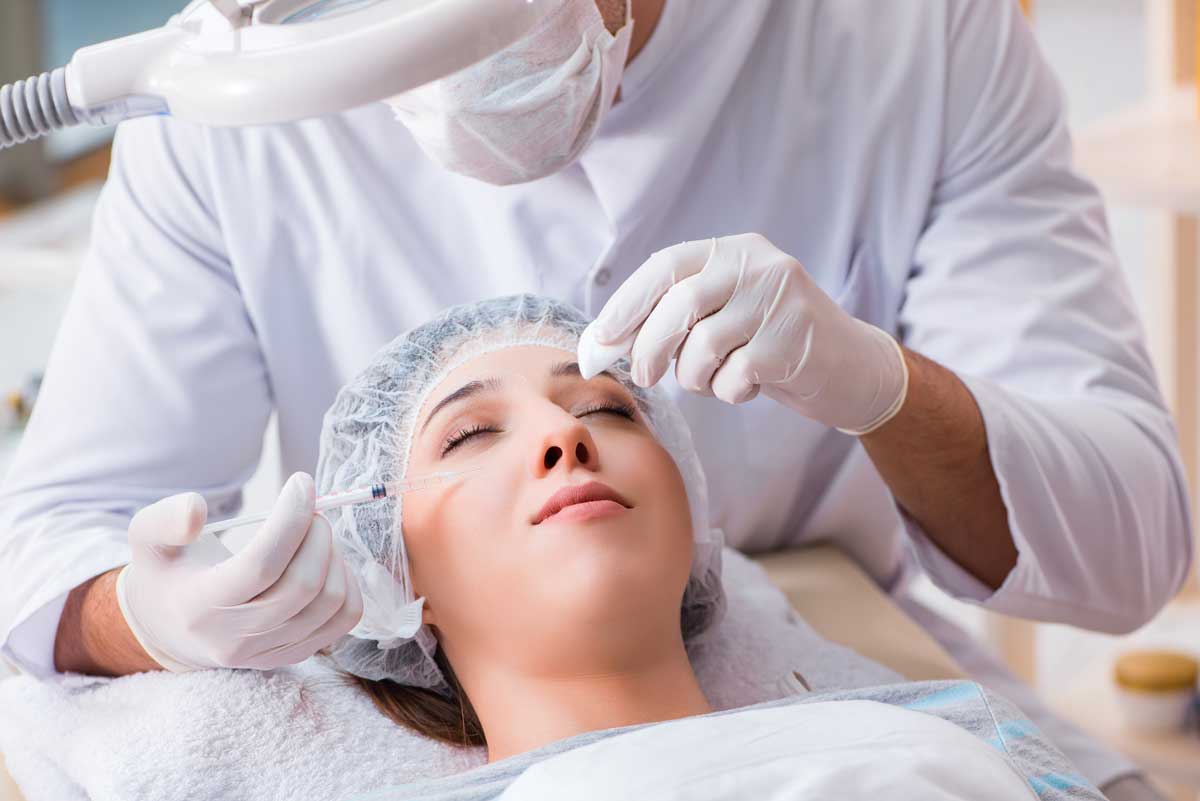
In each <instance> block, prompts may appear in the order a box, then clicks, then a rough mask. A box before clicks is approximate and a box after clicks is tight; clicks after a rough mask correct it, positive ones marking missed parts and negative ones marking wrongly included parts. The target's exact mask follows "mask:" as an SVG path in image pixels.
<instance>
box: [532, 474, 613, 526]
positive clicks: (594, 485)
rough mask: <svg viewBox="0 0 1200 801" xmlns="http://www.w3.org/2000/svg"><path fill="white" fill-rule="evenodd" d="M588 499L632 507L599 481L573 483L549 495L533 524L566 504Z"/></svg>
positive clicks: (583, 501) (556, 511)
mask: <svg viewBox="0 0 1200 801" xmlns="http://www.w3.org/2000/svg"><path fill="white" fill-rule="evenodd" d="M588 501H615V502H616V503H619V504H621V505H622V506H624V507H625V508H626V509H631V508H633V507H632V506H631V505H630V504H629V502H628V501H626V500H625V499H624V498H622V497H621V496H620V495H619V494H618V493H617V491H616V490H614V489H613V488H612V487H610V486H608V485H607V484H604V483H602V482H600V481H589V482H587V483H586V484H573V485H569V486H566V487H563V488H562V489H560V490H559V491H558V492H556V493H554V494H553V495H551V496H550V499H549V500H548V501H546V503H545V505H543V506H542V508H541V509H539V510H538V513H537V514H536V515H535V516H534V518H533V525H535V526H536V525H537V524H538V523H541V522H542V521H543V520H545V519H546V518H547V517H550V516H551V515H553V514H556V513H558V512H560V511H562V510H563V509H565V508H567V507H568V506H574V505H575V504H577V503H587V502H588Z"/></svg>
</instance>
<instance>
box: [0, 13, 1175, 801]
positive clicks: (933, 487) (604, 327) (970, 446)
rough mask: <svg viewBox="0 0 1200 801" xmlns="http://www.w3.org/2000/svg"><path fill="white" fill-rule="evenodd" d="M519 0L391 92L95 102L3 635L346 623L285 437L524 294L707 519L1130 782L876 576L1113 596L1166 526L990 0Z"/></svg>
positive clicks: (266, 642)
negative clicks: (90, 232) (265, 99)
mask: <svg viewBox="0 0 1200 801" xmlns="http://www.w3.org/2000/svg"><path fill="white" fill-rule="evenodd" d="M554 5H555V8H556V9H557V10H556V11H555V12H554V13H553V14H551V15H549V16H548V17H547V19H546V21H545V23H544V24H543V25H542V26H541V27H540V28H539V29H538V30H536V31H534V32H533V33H532V34H531V35H530V37H528V38H527V39H526V40H524V41H523V42H521V43H518V44H517V45H515V46H513V47H511V48H509V49H508V50H506V51H504V52H503V53H501V54H499V55H498V56H496V57H493V58H492V59H489V60H488V61H485V62H483V63H482V64H480V65H478V66H477V67H475V68H471V69H469V70H467V71H465V72H463V73H460V74H459V75H457V76H454V77H452V78H450V79H445V80H443V81H439V82H436V83H435V84H432V85H430V86H428V87H425V88H422V89H420V90H417V91H415V92H412V93H409V94H407V95H404V96H401V97H398V98H394V99H393V100H392V101H391V103H390V106H391V107H390V108H389V106H388V105H384V104H377V105H374V106H371V107H366V108H362V109H359V110H356V111H352V112H349V113H345V114H337V115H331V116H328V117H324V118H321V119H317V120H310V121H306V122H301V123H297V124H291V125H280V126H274V127H268V128H257V129H245V130H206V129H201V128H197V127H194V126H190V125H185V124H181V123H178V122H175V121H172V120H170V119H168V118H155V119H150V120H142V121H137V122H133V123H127V124H126V125H124V126H122V129H121V131H120V132H119V134H118V136H117V143H116V151H115V160H114V163H113V168H112V172H111V175H110V178H109V181H108V184H107V186H106V187H105V189H104V192H103V195H102V198H101V200H100V203H99V207H98V209H97V212H96V221H95V231H94V238H93V244H92V247H91V252H90V254H89V256H88V258H87V262H86V264H85V266H84V268H83V271H82V273H81V275H80V278H79V282H78V286H77V288H76V290H75V294H74V297H73V299H72V301H71V304H70V306H69V309H68V311H67V314H66V319H65V321H64V323H63V326H62V330H61V333H60V335H59V338H58V341H57V343H56V346H55V349H54V353H53V356H52V358H51V363H50V366H49V369H48V371H47V375H46V380H45V383H44V386H43V390H42V395H41V398H40V399H39V402H38V406H37V409H36V411H35V414H34V417H33V419H32V420H31V422H30V426H29V429H28V432H27V434H26V436H25V438H24V441H23V443H22V446H21V450H20V452H19V454H18V455H17V458H16V462H15V464H14V466H13V469H12V472H11V477H10V479H9V480H8V482H7V484H6V485H5V487H4V489H3V493H2V494H0V588H2V589H0V643H2V652H3V654H4V655H5V656H6V657H7V658H8V659H9V660H11V661H12V662H14V663H15V664H17V665H19V666H20V667H21V668H23V669H24V670H26V671H29V672H32V673H34V674H38V675H42V676H47V677H49V676H53V675H54V674H55V673H56V672H57V671H65V670H73V671H81V672H86V673H97V674H107V675H120V674H125V673H130V672H135V671H140V670H152V669H161V668H166V669H170V670H176V671H184V670H194V669H199V668H204V667H213V666H224V667H239V668H250V669H255V668H256V669H266V668H271V667H275V666H278V665H282V664H289V663H294V662H298V661H301V660H303V659H304V658H306V657H307V656H309V655H311V654H312V653H314V652H315V651H317V650H318V649H320V648H322V647H323V646H325V645H327V644H329V643H330V642H332V641H333V640H334V639H336V638H337V637H339V636H340V635H342V634H344V633H345V632H347V631H349V630H350V629H351V628H352V627H353V626H354V625H355V623H356V622H357V619H358V616H359V614H360V613H361V601H360V599H359V597H358V593H357V590H356V587H355V584H354V582H353V581H347V580H346V576H345V575H344V572H343V568H342V563H341V559H340V556H339V555H338V552H337V550H336V549H335V548H332V547H330V545H329V531H328V526H327V525H326V524H325V523H324V521H323V520H322V519H321V518H320V517H316V518H314V516H313V514H312V503H313V497H312V495H313V490H312V483H311V479H310V478H309V477H308V476H307V474H306V473H305V471H311V470H312V469H313V467H314V465H315V464H316V457H317V441H318V436H317V435H318V432H319V430H320V425H321V416H322V414H323V412H324V410H325V409H326V408H327V407H328V405H329V403H330V402H331V400H332V398H333V396H334V394H335V392H336V391H337V389H338V388H339V387H340V386H341V384H342V383H343V382H345V381H346V380H347V379H348V378H350V377H351V376H353V375H354V374H355V373H356V372H357V371H358V370H359V369H360V368H361V367H362V366H363V365H365V364H366V362H367V360H368V359H369V357H370V355H371V354H372V352H373V351H375V350H376V349H377V348H378V347H380V346H381V345H383V344H384V343H386V342H388V341H389V340H391V339H392V338H393V337H394V336H396V335H397V334H398V333H399V332H401V331H403V330H405V329H407V328H409V327H411V326H413V325H416V324H418V323H420V322H422V321H424V320H425V319H427V318H428V317H430V316H431V315H433V314H434V313H436V312H437V311H439V310H441V309H443V308H444V307H446V306H447V305H450V304H454V303H459V302H466V301H472V300H477V299H480V298H484V297H489V296H494V295H498V294H507V293H512V292H519V291H533V292H540V293H544V294H549V295H553V296H556V297H559V298H562V299H564V300H567V301H570V302H572V303H574V304H576V305H578V306H580V307H581V308H583V309H584V310H585V311H586V312H588V313H590V314H594V315H598V321H597V323H596V324H595V325H594V326H593V327H592V329H591V330H590V331H589V335H590V336H591V337H592V339H593V345H594V346H595V348H596V349H597V350H600V349H601V346H605V345H612V346H614V347H613V349H614V350H615V351H616V352H626V351H629V350H630V349H632V362H633V367H634V373H635V376H636V377H637V379H638V380H639V381H640V382H644V383H651V382H654V381H657V380H660V379H662V380H665V381H666V385H667V386H668V387H669V388H670V390H671V391H672V392H673V394H674V395H675V397H676V398H677V400H678V401H679V403H680V405H681V407H682V408H683V411H684V414H685V415H686V416H687V417H688V419H689V421H690V422H691V424H692V426H693V431H694V433H695V437H696V440H697V447H698V450H699V453H700V456H701V458H702V460H703V461H704V464H705V467H706V469H707V473H708V478H709V481H710V484H711V494H712V505H713V509H712V514H713V519H714V520H715V521H716V522H717V524H718V525H720V526H721V528H723V529H724V531H725V534H726V536H727V538H728V540H729V542H730V543H731V544H733V545H735V546H737V547H739V548H742V549H744V550H747V551H763V550H768V549H772V548H777V547H781V546H787V545H795V544H798V543H801V542H805V541H812V540H816V539H827V538H834V539H836V540H837V541H838V542H839V543H840V544H841V545H842V547H843V548H845V549H846V550H847V551H849V552H850V553H851V554H852V555H854V556H855V557H856V558H857V559H858V560H859V561H860V563H862V564H863V565H864V567H865V568H866V569H867V570H868V571H869V572H870V573H871V574H872V575H873V576H874V577H875V578H876V580H877V581H878V582H879V583H880V585H881V586H883V587H884V588H886V589H888V590H889V591H891V592H893V594H894V595H895V596H896V598H897V600H898V601H899V602H900V603H901V604H902V605H904V606H905V607H906V608H908V609H909V611H910V612H912V613H913V614H914V615H915V616H916V617H917V618H918V619H919V620H920V621H921V622H922V623H923V624H924V625H926V626H927V627H928V628H929V629H930V630H931V632H933V634H934V635H935V636H936V637H937V638H938V639H940V640H941V641H942V642H943V643H945V644H946V645H947V646H948V647H949V648H950V649H951V651H952V652H953V653H954V654H955V655H956V656H957V657H958V658H959V660H960V661H961V662H962V663H963V664H964V665H965V666H966V667H967V668H968V669H970V670H972V671H973V672H974V673H975V674H976V675H977V677H978V678H980V679H981V680H982V681H984V682H986V683H988V684H991V685H992V686H994V687H996V688H997V689H998V690H999V691H1000V692H1001V693H1004V694H1007V695H1010V696H1012V697H1013V698H1014V700H1016V701H1017V702H1018V703H1020V704H1022V705H1023V706H1025V707H1026V711H1027V712H1028V713H1029V714H1031V716H1033V717H1035V718H1036V719H1038V721H1039V723H1041V725H1043V726H1044V727H1045V728H1046V730H1047V731H1048V733H1049V734H1050V736H1051V738H1052V739H1055V740H1056V741H1057V742H1058V744H1059V745H1060V746H1061V747H1062V748H1063V749H1064V750H1065V751H1067V753H1068V755H1070V756H1071V757H1072V758H1073V759H1074V760H1075V761H1076V762H1077V764H1078V765H1079V766H1080V768H1081V770H1082V771H1083V772H1084V773H1085V775H1086V776H1087V777H1088V778H1089V779H1091V780H1092V781H1093V782H1095V783H1097V784H1099V785H1101V786H1105V787H1106V789H1108V791H1109V793H1110V794H1111V795H1112V796H1113V797H1125V798H1132V797H1139V794H1145V793H1149V792H1150V791H1149V790H1148V789H1147V787H1146V785H1145V784H1144V783H1142V782H1141V781H1140V780H1139V779H1136V778H1135V779H1130V778H1128V777H1129V775H1130V774H1131V773H1132V768H1131V766H1130V765H1129V764H1128V763H1126V762H1124V761H1122V760H1120V759H1118V758H1117V757H1116V756H1115V755H1112V754H1109V753H1107V752H1105V751H1104V750H1103V749H1101V748H1100V747H1099V746H1097V745H1096V744H1094V743H1091V742H1089V741H1088V740H1086V739H1085V738H1083V737H1082V735H1080V734H1079V733H1078V732H1077V731H1075V730H1074V729H1071V728H1070V727H1068V726H1066V725H1065V724H1062V723H1061V722H1059V721H1056V720H1054V719H1053V718H1052V717H1050V716H1049V715H1048V714H1047V713H1046V712H1045V710H1044V709H1043V708H1041V707H1040V706H1039V705H1038V703H1037V701H1036V699H1035V698H1034V697H1033V695H1032V694H1031V693H1030V692H1029V691H1028V689H1027V688H1024V687H1022V686H1021V685H1019V684H1018V683H1017V682H1016V681H1015V680H1014V679H1012V677H1011V676H1008V675H1006V674H1004V673H1003V671H1002V669H1001V668H1000V667H999V666H998V665H996V664H995V663H994V661H992V660H990V658H989V657H987V656H986V655H984V654H983V652H982V651H981V650H980V649H979V648H977V647H976V646H975V645H974V644H973V643H971V642H970V640H969V638H967V637H966V636H965V635H963V634H962V632H961V631H958V630H956V629H954V628H953V627H952V626H950V625H949V624H948V623H947V622H946V621H944V620H941V619H940V618H938V617H937V616H936V615H934V614H932V613H931V612H929V611H928V610H927V609H924V608H922V607H920V606H919V605H917V604H915V603H914V602H913V601H912V600H911V598H909V597H908V596H907V594H906V592H905V583H906V577H907V576H909V575H911V573H912V572H913V569H914V568H916V567H918V566H919V568H921V569H923V570H924V571H925V572H927V573H928V575H929V576H930V577H931V578H932V580H933V581H934V582H935V583H936V584H937V585H938V586H940V587H941V588H942V589H944V590H945V591H946V592H948V593H950V594H951V595H953V596H955V597H957V598H961V599H964V600H967V601H970V602H973V603H977V604H980V605H983V606H985V607H987V608H989V609H993V610H996V611H998V612H1003V613H1005V614H1010V615H1017V616H1022V617H1027V618H1032V619H1037V620H1046V621H1057V622H1062V623H1068V624H1073V625H1077V626H1082V627H1085V628H1089V629H1095V630H1100V631H1107V632H1125V631H1130V630H1132V629H1134V628H1136V627H1138V626H1140V625H1142V624H1143V623H1145V622H1146V621H1148V620H1149V619H1150V618H1151V617H1152V616H1153V615H1154V614H1155V613H1156V612H1157V611H1158V610H1159V609H1160V608H1161V607H1162V606H1163V604H1165V603H1166V602H1167V601H1168V600H1169V599H1170V598H1171V597H1172V596H1173V594H1174V593H1175V592H1176V591H1177V589H1178V588H1179V587H1180V585H1181V583H1182V582H1183V581H1184V578H1185V576H1186V575H1187V572H1188V567H1189V564H1190V559H1191V530H1190V520H1189V513H1188V505H1187V497H1186V492H1185V482H1184V479H1183V474H1182V468H1181V464H1180V459H1179V454H1178V451H1177V445H1176V441H1175V434H1174V430H1173V425H1172V422H1171V420H1170V417H1169V415H1168V413H1167V411H1166V410H1165V408H1164V405H1163V402H1162V398H1161V397H1160V394H1159V391H1158V389H1157V387H1156V385H1155V380H1154V377H1153V374H1152V371H1151V367H1150V364H1149V361H1148V359H1147V355H1146V351H1145V347H1144V342H1143V334H1142V330H1141V327H1140V324H1139V322H1138V319H1137V317H1136V314H1135V312H1134V309H1133V304H1132V302H1131V299H1130V294H1129V292H1128V290H1127V287H1126V285H1125V284H1124V281H1123V278H1122V276H1121V273H1120V271H1119V268H1118V265H1117V264H1116V262H1115V259H1114V256H1113V252H1112V249H1111V247H1110V244H1109V240H1108V234H1107V230H1106V222H1105V216H1104V209H1103V206H1102V203H1101V200H1100V198H1099V197H1098V195H1097V193H1096V191H1095V190H1094V188H1093V187H1092V186H1091V185H1089V184H1088V183H1087V182H1086V181H1084V180H1083V179H1082V178H1080V177H1079V176H1078V175H1076V174H1075V173H1074V172H1073V171H1072V168H1071V152H1070V143H1069V139H1068V133H1067V129H1066V123H1065V118H1064V111H1063V101H1062V97H1061V94H1060V91H1059V88H1058V86H1057V85H1056V83H1055V81H1054V79H1053V77H1052V76H1051V74H1050V71H1049V69H1048V68H1047V66H1046V64H1045V63H1044V62H1043V61H1042V59H1041V57H1040V55H1039V53H1038V51H1037V48H1036V45H1035V42H1034V40H1033V37H1032V35H1031V32H1030V30H1029V28H1028V26H1027V25H1026V23H1025V22H1024V20H1023V19H1022V17H1021V15H1020V12H1019V10H1018V8H1017V3H1016V0H917V1H914V2H904V3H879V2H878V1H877V0H836V1H833V0H825V1H824V2H822V1H821V0H752V1H750V2H739V3H726V2H717V0H632V2H631V3H630V6H629V7H627V6H626V3H625V1H624V0H556V2H555V4H554ZM680 243H683V244H680ZM651 254H654V255H653V256H652V255H651ZM614 343H615V344H614ZM621 343H623V345H622V348H623V350H622V348H616V347H615V345H616V344H621ZM672 360H674V369H672V367H671V364H672ZM272 412H274V413H276V414H277V415H278V425H279V436H280V448H281V454H282V461H283V464H284V466H285V467H286V468H287V469H288V471H289V472H292V471H296V472H297V475H294V476H293V477H292V478H291V479H290V480H289V481H288V483H287V485H286V486H285V487H284V489H283V492H282V493H281V495H280V498H279V500H278V502H277V504H276V507H275V510H274V513H273V515H272V518H271V519H270V520H269V521H268V522H267V523H266V524H264V525H263V526H262V528H261V529H259V530H258V531H257V532H256V533H255V534H254V535H253V537H252V538H251V540H250V541H249V544H248V545H247V546H246V548H245V549H244V550H242V551H240V552H239V553H237V554H236V555H234V556H232V557H229V556H228V554H227V553H213V552H212V551H211V549H208V548H203V547H200V545H199V544H198V543H197V531H198V527H199V525H200V524H201V523H202V522H203V521H204V520H205V518H206V515H207V516H209V517H212V518H216V517H222V516H226V515H229V514H231V513H233V512H234V511H236V510H237V509H238V507H239V505H240V498H241V496H240V488H241V486H242V484H243V483H244V482H245V480H246V479H247V477H248V476H249V475H250V474H251V473H252V472H253V471H254V469H255V466H256V464H257V462H258V457H259V452H260V447H261V443H262V436H263V431H264V428H265V426H266V424H267V421H268V418H269V416H270V415H271V414H272ZM196 493H198V494H196ZM168 496H173V497H168ZM162 498H168V500H166V501H163V502H161V503H158V504H155V505H154V506H150V508H149V509H147V510H146V511H144V512H142V513H141V514H140V515H139V516H138V517H137V518H136V519H135V520H133V522H132V524H131V518H133V517H134V514H135V512H138V510H139V509H141V508H142V507H147V506H148V505H150V504H152V503H154V502H155V501H159V499H162ZM199 542H200V543H202V542H204V541H203V540H200V541H199ZM126 566H128V567H126ZM1146 797H1148V796H1146Z"/></svg>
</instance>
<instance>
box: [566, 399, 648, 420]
mask: <svg viewBox="0 0 1200 801" xmlns="http://www.w3.org/2000/svg"><path fill="white" fill-rule="evenodd" d="M589 414H615V415H617V416H619V417H624V418H626V419H627V420H632V419H633V415H634V412H633V407H632V406H629V405H627V404H624V403H617V402H615V401H601V402H600V403H594V404H592V405H591V406H587V407H585V408H584V409H583V410H582V411H580V412H577V413H576V415H575V416H576V417H587V416H588V415H589Z"/></svg>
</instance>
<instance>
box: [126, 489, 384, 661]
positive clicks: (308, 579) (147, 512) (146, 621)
mask: <svg viewBox="0 0 1200 801" xmlns="http://www.w3.org/2000/svg"><path fill="white" fill-rule="evenodd" d="M315 500H316V499H315V492H314V488H313V480H312V478H311V477H310V476H308V475H306V474H304V473H297V474H295V475H293V476H292V477H291V478H290V479H288V482H287V483H286V484H285V485H284V487H283V491H282V492H281V493H280V495H279V499H278V500H277V501H276V503H275V507H274V508H273V509H272V510H271V516H270V517H269V518H268V519H267V521H266V522H265V523H263V524H262V527H261V528H259V530H258V531H257V532H255V534H254V536H253V538H252V539H251V540H250V541H249V542H247V543H246V546H245V547H244V548H243V549H242V550H240V551H238V552H237V553H236V554H230V552H229V550H228V549H227V548H226V547H225V546H224V545H222V544H221V542H220V540H218V539H217V538H216V537H215V536H214V535H212V534H207V533H206V534H201V532H200V528H201V527H202V526H203V525H204V522H205V518H206V517H207V514H208V509H207V505H206V504H205V502H204V498H203V496H200V495H197V494H196V493H184V494H182V495H175V496H172V497H170V498H166V499H165V500H162V501H159V502H158V503H156V504H153V505H151V506H147V507H146V508H145V509H142V510H141V511H140V512H138V513H137V515H135V516H134V518H133V520H132V521H131V522H130V524H129V543H130V546H131V547H132V549H133V558H132V561H131V562H130V563H129V564H128V565H126V566H125V567H124V568H123V569H122V570H121V572H120V574H119V575H118V577H117V600H118V602H119V603H120V606H121V612H122V614H124V616H125V621H126V622H127V623H128V624H129V628H130V629H131V630H132V631H133V634H134V636H136V637H137V639H138V642H140V643H141V644H142V647H143V648H144V649H145V650H146V653H148V654H149V655H150V656H151V657H153V659H154V660H155V661H157V662H158V663H159V664H160V665H162V666H163V667H164V668H166V669H167V670H170V671H173V672H175V673H183V672H187V671H191V670H201V669H204V668H218V667H226V668H254V669H258V670H269V669H271V668H276V667H281V666H283V665H291V664H295V663H297V662H303V661H304V660H305V659H307V658H308V657H310V656H312V655H313V654H314V653H316V652H317V651H319V650H320V649H322V648H324V647H325V646H327V645H330V644H331V643H333V642H334V641H335V640H337V639H338V638H339V637H341V636H342V635H343V634H346V633H347V632H349V631H350V629H352V628H354V626H355V625H356V624H357V623H358V620H359V618H360V617H362V596H361V595H360V594H359V588H358V583H357V582H356V581H355V578H354V576H353V575H352V574H351V572H350V570H349V568H348V567H347V566H346V563H345V562H344V560H343V559H342V554H341V550H340V549H339V548H338V546H337V543H336V542H334V539H333V532H332V530H331V529H330V527H329V521H328V520H326V519H325V518H324V517H322V516H321V515H314V514H313V503H314V502H315Z"/></svg>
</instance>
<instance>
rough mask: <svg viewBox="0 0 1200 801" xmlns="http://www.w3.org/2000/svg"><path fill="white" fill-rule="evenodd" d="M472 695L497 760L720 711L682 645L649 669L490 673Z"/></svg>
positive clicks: (652, 662)
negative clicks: (554, 744)
mask: <svg viewBox="0 0 1200 801" xmlns="http://www.w3.org/2000/svg"><path fill="white" fill-rule="evenodd" d="M493 668H495V666H494V665H493ZM473 684H474V683H473ZM467 691H468V695H469V696H470V698H471V703H472V704H473V705H474V707H475V712H476V714H477V715H478V716H479V721H480V723H482V724H483V730H484V732H486V734H487V741H488V761H489V762H496V761H499V760H501V759H505V758H507V757H510V756H514V755H516V754H521V753H524V752H526V751H530V750H532V749H534V748H539V747H541V746H543V745H547V744H548V743H552V742H555V741H557V740H562V739H565V738H567V737H573V736H575V735H577V734H583V733H585V732H589V731H598V730H600V729H611V728H614V727H617V726H630V725H634V724H638V723H656V722H659V721H665V720H675V719H677V718H684V717H689V716H692V715H702V714H705V713H707V712H711V711H712V707H711V706H710V705H709V703H708V699H706V698H705V697H704V693H703V692H701V690H700V685H699V683H698V682H697V681H696V674H695V672H694V671H693V670H692V665H691V663H690V662H689V661H688V658H687V652H686V650H685V649H684V647H683V643H682V641H680V642H679V643H678V645H677V646H675V645H672V647H670V648H666V649H664V650H663V652H662V653H661V654H658V655H654V656H653V657H652V658H649V659H647V660H646V661H645V662H644V663H641V664H637V665H633V666H630V667H629V668H628V669H624V670H619V671H612V672H606V673H593V674H584V673H579V674H568V673H564V674H563V675H537V676H533V675H523V674H520V673H517V672H513V671H505V670H502V669H489V673H488V676H487V681H486V686H482V687H481V686H473V687H469V688H467Z"/></svg>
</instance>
